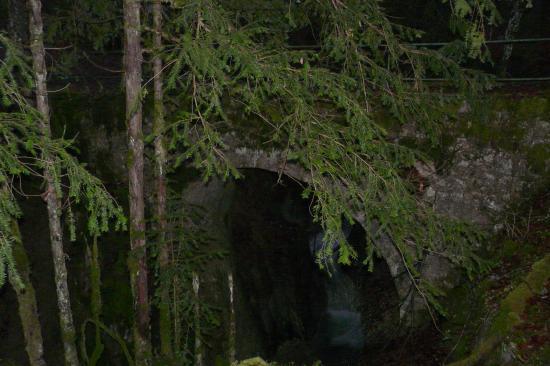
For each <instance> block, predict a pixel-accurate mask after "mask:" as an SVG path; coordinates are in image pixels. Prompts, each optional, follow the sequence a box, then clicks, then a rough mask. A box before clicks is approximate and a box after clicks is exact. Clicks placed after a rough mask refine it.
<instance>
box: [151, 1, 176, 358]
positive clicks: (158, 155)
mask: <svg viewBox="0 0 550 366" xmlns="http://www.w3.org/2000/svg"><path fill="white" fill-rule="evenodd" d="M153 28H154V33H153V47H154V50H155V56H154V58H153V74H154V80H153V85H154V118H153V132H154V134H155V171H156V190H157V202H156V215H157V223H158V226H157V228H158V240H159V245H160V253H159V267H160V274H161V278H167V276H166V273H167V270H168V268H169V267H170V253H171V248H170V244H169V243H168V242H167V241H166V147H165V143H164V136H163V134H164V105H163V91H162V59H161V58H160V52H161V50H162V35H161V34H162V3H161V0H154V2H153ZM159 317H160V320H159V323H160V324H159V328H160V351H161V354H162V355H163V356H165V357H171V356H172V320H171V314H170V286H169V285H168V284H161V293H160V304H159Z"/></svg>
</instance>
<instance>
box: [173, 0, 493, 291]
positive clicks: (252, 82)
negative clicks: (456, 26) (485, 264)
mask: <svg viewBox="0 0 550 366" xmlns="http://www.w3.org/2000/svg"><path fill="white" fill-rule="evenodd" d="M171 3H172V8H171V14H172V17H170V23H169V26H168V28H167V31H166V35H165V38H166V41H165V44H166V47H165V50H164V51H163V57H164V58H165V64H166V65H167V66H169V71H168V76H167V85H166V87H167V90H168V94H169V98H171V103H172V104H173V106H174V107H173V111H174V113H173V118H174V121H175V122H174V124H173V125H172V126H171V148H172V150H173V151H175V153H176V158H175V164H176V165H178V164H181V163H182V162H184V161H190V162H192V163H193V164H194V166H196V167H198V168H200V169H202V170H203V172H204V177H205V179H208V178H209V177H210V176H211V175H213V174H219V175H221V176H224V177H228V176H231V175H233V176H238V172H237V171H236V170H235V168H234V167H232V166H231V163H230V162H229V161H228V160H226V159H225V158H224V150H225V149H227V148H228V146H226V145H225V144H224V140H223V134H224V133H225V132H226V131H230V130H231V129H232V126H234V125H235V124H236V122H238V120H246V121H253V122H254V121H255V122H254V123H256V126H257V128H259V129H262V131H263V134H262V137H261V139H260V140H259V141H255V142H254V141H252V142H251V141H243V142H242V143H243V145H247V144H248V145H250V144H254V143H256V145H262V146H263V147H264V148H278V149H281V150H285V153H286V156H287V157H288V160H289V161H290V162H294V163H297V164H299V165H301V166H302V167H303V168H305V170H306V171H308V172H309V174H310V177H309V179H308V181H307V182H306V183H307V184H308V186H307V189H306V190H305V192H304V196H306V197H310V198H312V200H313V203H314V205H313V210H312V212H313V215H314V218H315V220H316V221H318V222H319V223H320V224H321V225H322V226H323V227H324V229H325V232H326V238H325V239H326V242H327V243H330V242H334V241H336V240H338V241H339V242H341V243H345V238H344V237H343V234H342V230H341V223H342V218H343V217H344V218H346V219H347V220H348V221H350V222H354V220H355V218H356V217H358V216H362V217H364V218H365V224H366V227H371V226H373V227H374V226H376V227H378V229H377V230H376V231H373V230H371V231H369V232H368V238H367V239H368V240H367V250H366V252H367V253H368V256H367V258H366V259H365V263H366V264H367V265H369V267H371V268H372V265H373V255H374V254H375V245H374V243H375V242H376V240H377V239H378V238H379V237H380V236H381V235H382V234H385V235H389V236H390V238H391V239H392V241H393V243H394V245H395V246H396V248H397V249H398V250H399V252H400V253H401V255H402V257H403V261H404V262H405V264H406V266H407V267H408V269H409V271H410V274H411V277H412V279H413V280H414V281H415V283H416V284H417V285H418V286H417V288H419V289H420V287H422V288H423V289H425V290H429V288H427V287H428V286H426V285H425V284H424V283H423V282H422V281H420V279H419V273H418V271H417V270H416V269H415V263H417V262H418V261H419V260H421V259H422V258H423V257H424V256H425V255H426V253H428V252H438V253H440V254H441V255H443V256H445V257H447V258H448V259H449V260H451V261H452V262H454V263H456V264H458V265H460V266H462V267H465V268H466V269H468V271H472V270H475V269H476V268H477V267H478V265H480V261H479V260H478V258H477V256H476V255H475V253H474V251H473V247H474V245H475V243H476V242H478V241H479V240H480V236H479V233H478V232H477V231H476V230H474V229H473V228H471V227H469V226H467V225H465V224H463V223H457V222H452V221H449V220H446V219H444V218H442V217H439V216H438V215H437V214H436V213H435V212H433V210H431V208H430V207H428V206H427V205H426V204H424V203H423V202H422V201H421V200H419V199H418V195H417V192H415V189H414V187H413V186H412V185H411V184H410V183H409V182H408V181H407V180H406V179H404V178H403V177H404V174H403V173H404V172H405V171H406V170H407V169H410V168H412V167H413V165H414V164H415V162H417V161H418V160H423V156H422V155H421V154H419V153H418V152H417V151H415V150H411V149H410V148H407V147H404V146H402V145H399V144H397V143H395V142H393V141H392V140H391V139H390V138H389V136H388V131H387V130H386V128H385V127H384V126H383V125H382V124H381V123H380V122H379V121H377V120H376V119H375V118H374V115H375V113H376V112H377V111H380V110H384V111H387V112H389V113H390V114H391V116H392V118H394V119H395V120H396V121H400V122H402V123H405V122H414V123H415V125H416V126H417V128H418V131H419V132H421V133H423V134H425V135H426V136H427V137H428V139H429V141H431V142H432V143H434V144H436V143H437V141H438V138H439V133H440V129H441V127H442V122H443V121H444V119H445V116H446V112H445V107H446V106H448V104H449V103H450V102H453V101H456V100H458V99H459V98H464V95H466V94H471V93H478V92H481V91H482V90H483V89H484V88H485V87H487V86H488V85H489V82H490V78H489V77H488V76H486V75H483V74H481V73H478V72H475V71H473V70H467V69H464V68H463V67H462V66H461V65H460V63H459V62H460V61H461V60H464V59H465V57H466V56H467V55H470V56H473V57H481V51H480V50H481V47H482V39H481V42H480V40H479V37H480V36H479V33H478V32H481V31H482V27H483V24H484V23H483V22H484V21H489V22H491V21H494V20H495V17H496V10H495V9H494V7H492V5H491V4H492V3H491V2H489V1H482V2H479V1H476V2H473V1H472V2H467V1H465V0H458V1H453V2H452V3H451V5H452V6H453V17H454V18H456V19H460V20H461V22H463V24H462V26H461V29H463V30H464V35H465V38H466V39H465V42H463V43H464V44H466V45H467V47H465V48H463V50H462V51H461V52H458V51H457V49H456V48H455V49H454V52H453V53H451V52H449V51H448V49H447V50H443V51H437V50H428V49H423V48H417V47H414V46H412V45H411V42H412V41H414V40H415V39H416V38H417V37H419V36H420V35H421V33H420V32H419V31H417V30H414V29H410V28H407V27H404V26H401V25H399V24H395V23H393V22H391V21H390V20H389V18H388V16H387V15H386V14H385V13H384V11H383V9H382V8H381V6H380V2H378V1H359V0H356V1H354V0H349V1H339V0H303V1H271V2H265V1H253V0H251V1H246V2H243V1H238V0H233V1H215V0H196V1H178V0H174V1H172V2H171ZM464 3H466V4H468V6H469V7H470V8H469V10H466V9H464V8H463V7H464V6H465V5H464ZM474 4H477V5H474ZM268 15H269V16H268ZM456 19H455V20H456ZM304 33H305V34H307V35H308V37H309V38H310V39H313V40H315V43H314V44H311V41H310V42H309V44H308V43H306V44H305V45H300V44H294V45H289V43H290V42H292V41H294V42H296V39H297V38H298V37H296V36H295V35H297V34H304ZM466 33H467V34H466ZM293 35H294V36H293ZM306 38H307V37H306ZM478 51H479V52H478ZM465 55H466V56H465ZM425 78H444V79H446V80H449V81H448V83H445V85H442V86H439V88H440V89H439V90H435V89H434V88H433V87H428V86H427V85H425V83H424V82H423V79H425ZM235 109H238V112H235ZM327 247H328V246H327ZM357 257H358V254H357V253H356V251H355V250H354V249H353V248H352V247H351V246H349V245H347V244H345V245H341V247H340V251H339V261H340V262H342V263H350V261H352V260H355V259H357ZM330 258H331V253H330V248H327V250H326V251H325V253H322V254H321V255H320V257H319V258H318V259H319V263H320V264H321V265H322V264H323V263H325V262H326V261H328V260H330ZM431 293H435V292H434V291H431Z"/></svg>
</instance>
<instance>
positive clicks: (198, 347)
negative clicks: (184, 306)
mask: <svg viewBox="0 0 550 366" xmlns="http://www.w3.org/2000/svg"><path fill="white" fill-rule="evenodd" d="M192 277H193V296H194V300H195V305H194V306H193V316H194V319H193V324H194V326H193V327H194V328H195V364H194V365H195V366H202V344H201V313H200V303H199V301H200V297H199V287H200V278H199V275H198V274H197V272H193V276H192Z"/></svg>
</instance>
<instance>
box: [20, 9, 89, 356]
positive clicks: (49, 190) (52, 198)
mask: <svg viewBox="0 0 550 366" xmlns="http://www.w3.org/2000/svg"><path fill="white" fill-rule="evenodd" d="M28 7H29V10H30V17H29V30H30V42H31V52H32V60H33V70H34V76H35V83H36V85H35V88H36V90H35V93H36V108H37V110H38V112H39V113H40V117H41V118H40V120H39V127H40V130H41V133H42V136H43V139H44V145H45V146H48V140H49V139H50V137H51V129H50V106H49V102H48V89H47V85H46V79H47V70H46V62H45V50H44V41H43V38H44V32H43V25H42V10H41V7H42V4H41V2H40V1H39V0H28ZM43 155H44V156H43V162H44V173H43V174H44V179H45V181H46V192H45V193H44V200H45V201H46V204H47V208H48V222H49V227H50V242H51V247H52V254H53V262H54V273H55V283H56V291H57V303H58V308H59V321H60V325H61V337H62V342H63V349H64V355H65V364H66V365H70V366H77V365H78V364H79V362H78V355H77V351H76V345H75V328H74V322H73V314H72V311H71V300H70V296H69V286H68V284H67V267H66V264H65V253H64V251H63V229H62V226H61V191H60V188H59V185H58V184H56V169H55V161H54V159H53V157H52V156H50V154H49V153H48V152H47V151H45V152H44V154H43Z"/></svg>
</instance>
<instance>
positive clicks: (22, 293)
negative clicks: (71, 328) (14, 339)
mask: <svg viewBox="0 0 550 366" xmlns="http://www.w3.org/2000/svg"><path fill="white" fill-rule="evenodd" d="M12 231H13V237H14V238H15V241H14V242H13V256H14V258H15V265H16V268H17V273H18V274H19V277H20V279H21V282H22V285H23V286H24V287H21V286H19V284H17V283H14V282H13V281H12V279H11V278H10V283H11V285H12V287H13V289H14V290H15V294H16V295H17V302H18V304H19V307H18V310H19V317H20V318H21V326H22V327H23V335H24V336H25V343H26V347H25V349H26V350H27V355H28V356H29V364H30V365H31V366H46V361H44V342H43V340H42V329H41V327H40V321H39V319H38V307H37V305H36V295H35V292H34V287H33V285H32V282H31V279H30V272H31V270H30V265H29V258H28V257H27V252H26V251H25V248H24V247H23V242H22V240H21V233H20V232H19V225H18V224H17V222H16V221H14V222H13V229H12Z"/></svg>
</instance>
